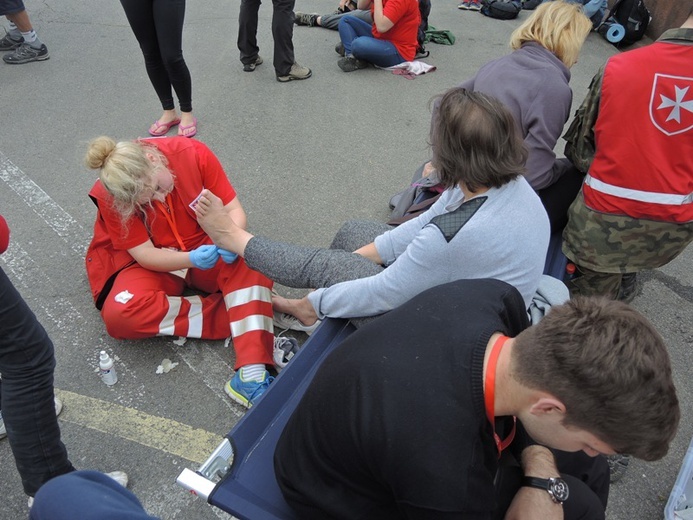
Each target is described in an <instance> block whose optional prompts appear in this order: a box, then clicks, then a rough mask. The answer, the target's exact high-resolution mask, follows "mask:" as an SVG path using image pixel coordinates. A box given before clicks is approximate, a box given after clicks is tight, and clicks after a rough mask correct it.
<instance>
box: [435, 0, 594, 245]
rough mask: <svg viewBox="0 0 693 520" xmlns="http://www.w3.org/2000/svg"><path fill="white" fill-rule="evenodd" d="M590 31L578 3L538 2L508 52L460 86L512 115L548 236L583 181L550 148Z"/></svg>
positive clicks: (558, 131) (559, 226) (567, 112)
mask: <svg viewBox="0 0 693 520" xmlns="http://www.w3.org/2000/svg"><path fill="white" fill-rule="evenodd" d="M591 27H592V26H591V23H590V21H589V19H588V18H587V17H586V16H585V15H584V14H583V13H582V8H581V7H580V6H579V5H576V4H569V3H567V2H563V1H560V0H556V1H552V2H547V3H544V4H542V5H540V6H539V7H538V8H537V9H536V10H535V11H534V12H533V13H532V14H531V15H530V16H529V18H527V20H526V21H525V22H524V23H522V24H521V25H520V26H519V27H518V28H517V29H515V31H514V32H513V33H512V35H511V37H510V47H512V49H513V52H511V53H510V54H507V55H505V56H503V57H501V58H498V59H496V60H493V61H490V62H489V63H487V64H485V65H483V66H482V67H481V68H480V69H479V71H478V72H477V73H476V75H475V76H474V77H472V78H470V79H468V80H466V81H465V82H463V83H462V84H461V85H460V86H461V87H464V88H466V89H468V90H473V91H476V92H483V93H485V94H488V95H490V96H494V97H496V98H497V99H499V100H500V101H501V102H502V103H503V104H504V105H505V106H506V107H507V108H508V109H509V110H510V112H512V114H513V116H514V117H515V121H516V122H517V125H518V128H519V129H520V131H521V134H522V136H523V138H524V142H525V146H526V147H527V150H528V151H529V156H528V158H527V165H526V169H525V178H526V179H527V181H529V184H530V185H531V186H532V188H534V189H535V190H536V192H537V193H538V195H539V198H540V199H541V201H542V202H543V204H544V207H545V208H546V210H547V213H548V215H549V220H550V221H551V229H552V231H553V232H557V231H560V230H561V229H563V228H564V227H565V224H566V222H567V216H566V215H567V211H568V207H569V206H570V204H571V203H572V201H573V200H574V199H575V196H576V195H577V193H578V191H579V189H580V185H581V183H582V178H583V175H582V173H581V172H579V171H578V170H577V169H576V168H575V167H573V165H572V164H571V163H570V161H569V160H568V159H556V154H555V153H554V151H553V149H554V147H555V146H556V143H557V141H558V138H559V137H560V136H561V132H562V131H563V127H564V126H565V123H566V121H567V120H568V117H569V116H570V109H571V104H572V99H573V93H572V90H571V88H570V86H569V84H568V81H569V80H570V67H572V66H573V65H574V64H575V63H577V60H578V55H579V53H580V49H581V48H582V44H583V43H584V41H585V38H586V37H587V35H588V34H589V32H590V29H591ZM434 117H435V115H434Z"/></svg>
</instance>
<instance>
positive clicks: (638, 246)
mask: <svg viewBox="0 0 693 520" xmlns="http://www.w3.org/2000/svg"><path fill="white" fill-rule="evenodd" d="M568 219H569V220H568V225H567V226H566V228H565V230H564V231H563V253H564V254H565V255H566V256H567V257H568V259H569V260H570V261H571V262H573V263H574V264H575V265H576V267H577V270H576V276H575V277H574V278H573V279H571V280H570V281H569V282H568V287H569V288H570V291H571V294H574V295H577V294H581V295H583V296H594V295H604V296H608V297H611V298H614V299H615V298H617V296H618V294H619V291H620V290H621V285H622V280H623V278H624V276H623V275H624V274H628V273H637V272H639V271H642V270H643V269H655V268H657V267H661V266H663V265H666V264H668V263H669V262H671V261H672V260H673V259H674V258H676V257H677V256H678V255H679V254H681V253H682V252H683V251H684V249H686V247H687V246H688V244H690V243H691V240H693V222H688V223H685V224H675V223H672V222H660V221H655V220H645V219H636V218H631V217H628V216H625V215H610V214H607V213H600V212H598V211H594V210H592V209H590V208H588V207H587V206H586V205H585V201H584V198H583V196H582V191H581V192H580V193H579V194H578V196H577V198H576V199H575V201H574V202H573V204H572V205H571V206H570V209H569V210H568ZM626 279H627V277H626Z"/></svg>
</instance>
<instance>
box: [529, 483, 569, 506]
mask: <svg viewBox="0 0 693 520" xmlns="http://www.w3.org/2000/svg"><path fill="white" fill-rule="evenodd" d="M522 485H523V486H529V487H534V488H538V489H545V490H546V491H547V492H548V494H549V496H550V497H551V500H553V501H554V502H556V503H557V504H562V503H563V502H565V501H566V500H568V496H569V495H570V491H569V490H568V484H567V483H566V481H565V480H563V479H562V478H538V477H524V478H523V479H522Z"/></svg>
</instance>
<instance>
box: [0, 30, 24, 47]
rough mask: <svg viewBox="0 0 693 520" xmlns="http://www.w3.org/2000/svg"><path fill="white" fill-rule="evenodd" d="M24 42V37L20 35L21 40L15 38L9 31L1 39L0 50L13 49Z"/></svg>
mask: <svg viewBox="0 0 693 520" xmlns="http://www.w3.org/2000/svg"><path fill="white" fill-rule="evenodd" d="M22 43H24V38H22V37H20V38H19V40H15V39H13V38H12V37H10V34H9V33H7V34H6V35H5V36H4V38H3V39H2V40H0V51H13V50H15V49H16V48H18V47H19V46H20V45H21V44H22Z"/></svg>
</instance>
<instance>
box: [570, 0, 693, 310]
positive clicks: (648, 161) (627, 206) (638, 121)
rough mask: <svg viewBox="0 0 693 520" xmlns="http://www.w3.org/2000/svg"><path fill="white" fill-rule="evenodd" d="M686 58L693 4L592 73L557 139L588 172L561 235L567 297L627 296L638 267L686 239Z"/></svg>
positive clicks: (690, 149) (690, 188)
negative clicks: (676, 23)
mask: <svg viewBox="0 0 693 520" xmlns="http://www.w3.org/2000/svg"><path fill="white" fill-rule="evenodd" d="M691 63H693V7H692V8H691V11H690V13H689V17H688V19H687V20H686V22H684V24H683V25H682V26H681V28H679V29H673V30H669V31H666V32H665V33H664V34H663V35H662V36H661V37H660V39H659V40H657V42H655V43H653V44H652V45H649V46H647V47H642V48H640V49H636V50H633V51H630V52H626V53H623V54H620V55H617V56H613V57H612V58H610V59H609V61H608V62H607V63H606V65H605V66H604V67H602V69H601V70H600V71H599V72H598V73H597V75H596V76H595V77H594V79H593V80H592V83H591V85H590V89H589V93H588V95H587V97H586V98H585V100H584V101H583V103H582V105H581V106H580V108H579V109H578V110H577V112H576V114H575V119H574V121H573V123H572V124H571V126H570V128H569V129H568V132H567V133H566V135H565V136H564V138H565V140H566V141H567V146H566V150H565V154H566V156H567V157H568V158H569V159H570V160H571V161H572V162H573V164H574V165H575V166H576V167H577V168H578V169H579V170H581V171H583V172H585V173H586V177H585V182H584V183H583V187H582V190H581V191H580V193H579V194H578V196H577V198H576V200H575V201H574V202H573V204H572V205H571V207H570V209H569V212H568V216H569V222H568V225H567V227H566V228H565V230H564V233H563V252H564V253H565V255H566V256H567V257H568V259H569V260H570V261H572V262H573V263H575V265H576V267H577V270H576V275H575V277H574V278H573V279H571V280H570V281H569V282H568V285H569V287H570V290H571V293H572V294H573V295H577V294H580V295H585V296H590V295H605V296H608V297H611V298H614V299H616V298H618V299H622V300H625V301H630V300H632V299H633V297H634V296H635V275H636V273H638V272H639V271H641V270H644V269H654V268H657V267H660V266H663V265H665V264H667V263H669V262H670V261H672V260H673V259H674V258H676V257H677V256H678V255H679V254H680V253H681V252H683V251H684V250H685V249H686V247H687V246H688V244H689V243H690V242H691V240H693V160H692V159H691V158H692V157H693V108H692V107H693V88H689V87H693V73H692V72H691V69H690V64H691ZM624 93H627V95H626V94H624Z"/></svg>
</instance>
